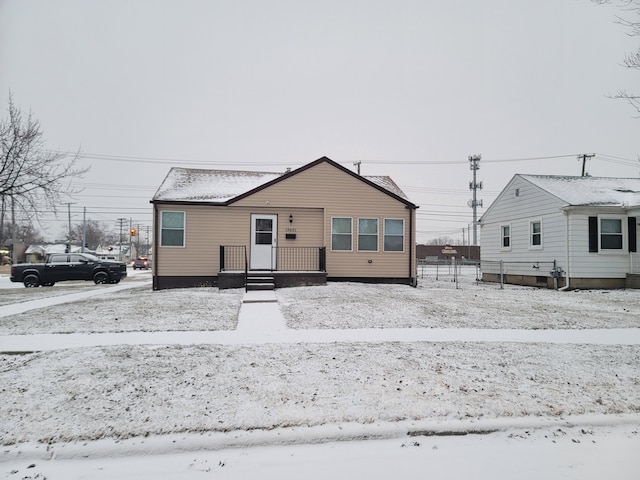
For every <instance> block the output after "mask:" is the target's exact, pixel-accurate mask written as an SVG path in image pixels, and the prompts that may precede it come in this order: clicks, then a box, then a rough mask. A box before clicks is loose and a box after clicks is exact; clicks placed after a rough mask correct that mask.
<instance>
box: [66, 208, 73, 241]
mask: <svg viewBox="0 0 640 480" xmlns="http://www.w3.org/2000/svg"><path fill="white" fill-rule="evenodd" d="M74 203H75V202H74ZM66 205H67V213H68V216H69V238H68V239H67V253H71V205H73V203H72V202H67V204H66Z"/></svg>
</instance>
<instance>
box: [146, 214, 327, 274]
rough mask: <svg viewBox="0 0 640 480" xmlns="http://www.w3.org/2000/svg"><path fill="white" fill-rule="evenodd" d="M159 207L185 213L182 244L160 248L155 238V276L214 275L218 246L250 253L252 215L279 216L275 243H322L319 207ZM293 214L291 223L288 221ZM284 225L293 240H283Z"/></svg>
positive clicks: (315, 244) (282, 244) (218, 260)
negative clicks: (244, 248)
mask: <svg viewBox="0 0 640 480" xmlns="http://www.w3.org/2000/svg"><path fill="white" fill-rule="evenodd" d="M158 210H172V211H184V212H185V213H186V239H185V246H184V247H162V246H160V243H159V239H158V246H157V248H158V260H157V262H154V264H155V265H154V268H157V273H156V275H160V276H206V275H217V274H218V271H219V267H220V245H246V246H247V251H248V254H249V255H250V251H249V250H250V249H249V245H250V243H251V214H252V213H262V214H273V215H277V216H278V245H279V246H296V247H320V246H322V238H323V232H322V219H323V212H322V210H321V209H300V208H285V209H283V208H269V209H260V208H258V209H256V208H249V207H217V206H205V205H195V206H193V205H189V206H183V207H181V208H177V207H174V206H160V207H159V208H158ZM289 215H293V217H294V220H293V223H291V224H290V223H289ZM287 228H295V230H296V237H297V238H296V240H285V234H286V229H287Z"/></svg>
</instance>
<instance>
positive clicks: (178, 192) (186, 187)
mask: <svg viewBox="0 0 640 480" xmlns="http://www.w3.org/2000/svg"><path fill="white" fill-rule="evenodd" d="M320 163H327V164H329V165H331V166H332V167H335V168H337V169H338V170H340V171H342V172H344V173H346V174H348V175H351V176H352V177H354V178H356V179H358V180H359V181H362V182H364V183H365V184H367V185H369V186H371V187H373V188H375V189H377V190H379V191H381V192H383V193H385V194H387V195H389V196H390V197H393V198H395V199H396V200H398V201H400V202H402V203H404V204H405V205H407V206H410V207H412V208H417V207H416V206H415V205H414V204H413V203H411V202H410V201H409V199H408V198H407V196H406V195H405V194H404V192H403V191H402V190H401V189H400V187H398V185H397V184H396V183H395V182H394V181H393V180H392V179H391V178H390V177H387V176H361V175H358V174H356V173H354V172H352V171H351V170H349V169H347V168H345V167H343V166H342V165H340V164H338V163H336V162H334V161H333V160H331V159H329V158H327V157H322V158H320V159H318V160H316V161H314V162H311V163H309V164H307V165H304V166H302V167H300V168H298V169H296V170H292V171H290V172H287V173H284V174H283V173H273V172H248V171H235V170H205V169H188V168H178V167H174V168H172V169H171V170H170V171H169V173H168V174H167V177H166V178H165V180H164V181H163V182H162V184H161V185H160V187H159V188H158V190H157V191H156V193H155V195H154V196H153V199H152V200H151V202H152V203H174V202H180V203H183V202H187V203H211V204H219V205H230V204H232V203H234V202H237V201H238V200H240V199H243V198H246V197H248V196H251V195H253V194H255V193H257V192H260V191H262V190H264V189H265V188H268V187H270V186H272V185H274V184H276V183H279V182H282V181H284V180H286V179H287V178H290V177H292V176H295V175H298V174H299V173H301V172H304V171H306V170H308V169H310V168H313V167H314V166H316V165H319V164H320Z"/></svg>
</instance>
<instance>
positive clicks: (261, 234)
mask: <svg viewBox="0 0 640 480" xmlns="http://www.w3.org/2000/svg"><path fill="white" fill-rule="evenodd" d="M277 225H278V216H277V215H261V214H257V213H253V214H251V270H275V268H276V245H277V239H278V231H277Z"/></svg>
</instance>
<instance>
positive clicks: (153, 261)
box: [151, 203, 159, 290]
mask: <svg viewBox="0 0 640 480" xmlns="http://www.w3.org/2000/svg"><path fill="white" fill-rule="evenodd" d="M158 238H159V237H158V206H157V205H156V204H155V203H154V204H153V239H152V241H153V258H152V259H151V278H152V281H153V284H152V289H153V290H158Z"/></svg>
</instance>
